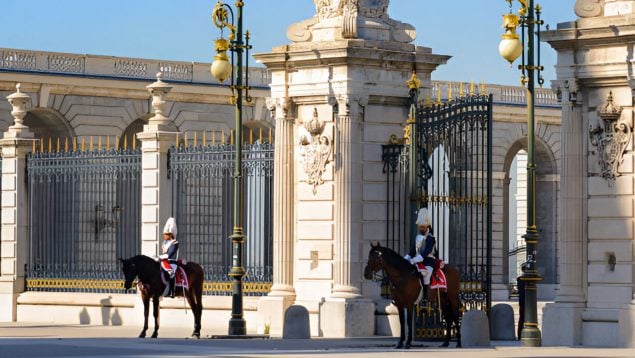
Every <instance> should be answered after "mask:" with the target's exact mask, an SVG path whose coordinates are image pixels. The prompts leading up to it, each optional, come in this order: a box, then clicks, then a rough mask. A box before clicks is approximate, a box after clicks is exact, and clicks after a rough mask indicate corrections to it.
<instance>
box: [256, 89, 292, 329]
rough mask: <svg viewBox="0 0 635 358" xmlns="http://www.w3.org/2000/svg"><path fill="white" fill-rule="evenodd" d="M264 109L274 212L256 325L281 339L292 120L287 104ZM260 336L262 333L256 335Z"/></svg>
mask: <svg viewBox="0 0 635 358" xmlns="http://www.w3.org/2000/svg"><path fill="white" fill-rule="evenodd" d="M267 104H268V107H269V109H270V110H271V112H272V116H273V117H274V118H275V120H276V136H275V154H274V176H273V181H274V184H273V186H274V189H273V194H274V198H275V199H274V212H273V286H272V287H271V292H270V293H269V294H268V295H267V296H266V297H263V298H262V299H261V300H260V302H259V303H258V316H259V321H260V324H258V329H259V330H260V329H263V330H264V327H265V326H268V327H269V333H270V334H271V335H272V336H281V335H282V331H283V328H284V313H285V311H286V310H287V308H289V306H291V305H292V304H293V302H294V301H295V297H296V294H295V288H294V287H293V260H294V257H293V251H294V244H293V243H294V240H295V237H294V228H295V215H294V211H295V201H294V200H295V199H294V191H295V190H294V188H295V175H294V173H295V168H294V166H295V165H294V148H295V145H294V141H293V138H294V131H293V125H294V120H293V118H291V116H290V115H289V113H290V106H291V105H292V103H291V101H290V100H289V99H286V98H276V99H270V100H269V101H268V103H267ZM260 333H263V332H260Z"/></svg>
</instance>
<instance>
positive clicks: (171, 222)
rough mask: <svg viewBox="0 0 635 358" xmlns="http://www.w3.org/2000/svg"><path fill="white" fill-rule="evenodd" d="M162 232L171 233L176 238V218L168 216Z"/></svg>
mask: <svg viewBox="0 0 635 358" xmlns="http://www.w3.org/2000/svg"><path fill="white" fill-rule="evenodd" d="M163 233H164V234H172V236H173V237H174V238H175V239H176V219H174V218H169V219H168V220H167V221H166V222H165V226H164V227H163Z"/></svg>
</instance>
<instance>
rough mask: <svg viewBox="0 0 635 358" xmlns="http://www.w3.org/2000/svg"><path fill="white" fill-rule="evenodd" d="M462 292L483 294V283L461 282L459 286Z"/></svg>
mask: <svg viewBox="0 0 635 358" xmlns="http://www.w3.org/2000/svg"><path fill="white" fill-rule="evenodd" d="M459 291H461V292H483V291H484V290H483V282H480V281H466V282H463V281H461V283H460V286H459Z"/></svg>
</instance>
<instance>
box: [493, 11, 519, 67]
mask: <svg viewBox="0 0 635 358" xmlns="http://www.w3.org/2000/svg"><path fill="white" fill-rule="evenodd" d="M518 24H519V22H518V16H517V15H515V14H507V15H503V28H504V29H505V33H504V34H503V36H502V37H503V39H502V40H501V42H500V44H499V45H498V52H499V53H500V55H501V56H503V58H504V59H506V60H507V61H508V62H509V64H510V65H511V64H512V63H514V61H516V59H518V57H520V55H521V54H522V52H523V44H522V43H521V42H520V39H519V38H518V34H517V33H516V28H517V27H518Z"/></svg>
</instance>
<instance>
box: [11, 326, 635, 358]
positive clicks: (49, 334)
mask: <svg viewBox="0 0 635 358" xmlns="http://www.w3.org/2000/svg"><path fill="white" fill-rule="evenodd" d="M138 331H139V329H138V328H137V327H127V326H121V327H101V326H59V325H50V324H0V357H3V358H4V357H12V358H13V357H109V356H118V357H270V356H274V355H275V356H284V357H308V356H325V357H329V358H330V357H342V358H344V357H345V358H357V357H360V358H361V357H364V358H384V357H386V355H387V354H390V355H394V356H396V357H399V358H401V357H421V356H429V357H465V358H468V357H469V358H472V357H474V358H479V357H635V350H628V349H584V348H539V349H536V348H533V349H527V348H521V347H519V345H518V343H517V342H493V345H494V346H493V347H490V348H479V349H474V348H464V349H460V350H457V349H441V348H436V346H437V345H438V343H437V342H417V343H416V345H415V347H414V348H413V349H411V350H409V351H403V350H400V351H395V350H393V349H392V345H393V344H394V343H395V339H394V338H383V337H381V338H358V339H311V340H281V339H249V340H245V339H241V340H233V339H211V338H205V339H201V340H194V339H184V338H182V337H183V335H185V334H187V333H188V332H183V331H182V330H175V329H170V328H169V327H166V328H161V330H160V337H161V338H159V339H137V338H130V337H135V336H136V335H137V334H138ZM215 333H221V332H215Z"/></svg>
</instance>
